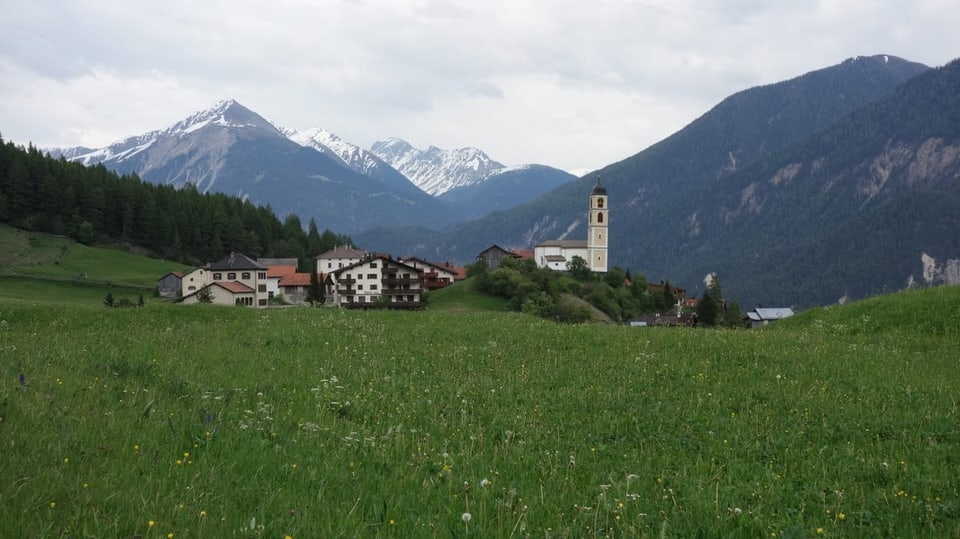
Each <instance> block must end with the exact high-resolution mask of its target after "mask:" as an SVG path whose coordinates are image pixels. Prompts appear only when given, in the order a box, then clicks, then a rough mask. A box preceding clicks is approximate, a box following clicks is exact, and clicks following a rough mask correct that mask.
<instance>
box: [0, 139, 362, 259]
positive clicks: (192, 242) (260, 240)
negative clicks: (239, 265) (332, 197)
mask: <svg viewBox="0 0 960 539" xmlns="http://www.w3.org/2000/svg"><path fill="white" fill-rule="evenodd" d="M0 223H6V224H9V225H11V226H14V227H17V228H22V229H25V230H31V231H35V232H46V233H51V234H60V235H64V236H67V237H70V238H72V239H75V240H77V241H79V242H81V243H85V244H88V245H97V246H109V247H121V248H127V249H132V250H137V251H140V252H145V253H147V254H151V255H154V256H159V257H163V258H170V259H173V260H178V261H181V262H184V263H187V264H199V263H203V262H208V261H211V260H216V259H218V258H220V257H221V256H223V255H224V254H225V253H228V252H231V251H236V252H241V253H244V254H246V255H248V256H251V257H284V258H286V257H289V258H293V257H296V258H298V259H300V260H301V266H304V267H303V268H302V269H305V266H306V264H305V261H306V259H307V258H309V257H313V256H315V255H317V254H319V253H321V252H323V251H325V250H328V249H330V248H332V247H333V246H335V245H338V244H350V243H352V241H351V239H350V238H349V237H347V236H344V235H340V234H335V233H333V232H331V231H329V230H324V231H323V232H322V233H321V232H320V231H319V230H317V226H316V224H315V223H314V221H313V220H311V221H310V223H309V226H308V230H304V227H303V224H302V223H301V222H300V219H299V217H297V216H296V215H289V216H287V217H286V218H285V219H284V220H283V221H281V220H280V219H279V218H278V217H277V216H276V215H275V214H274V213H273V210H272V209H270V207H269V206H267V207H258V206H254V205H253V204H251V203H249V202H244V201H242V200H240V199H238V198H234V197H231V196H227V195H223V194H203V193H200V192H198V191H197V190H196V189H194V188H193V187H192V186H191V187H187V188H184V189H176V188H174V187H171V186H167V185H155V184H151V183H147V182H144V181H142V180H140V178H138V177H137V176H136V175H117V174H115V173H113V172H111V171H109V170H107V169H106V168H105V167H103V166H102V165H96V166H92V167H87V166H84V165H82V164H79V163H73V162H69V161H66V160H65V159H63V158H60V159H53V158H51V157H50V156H48V155H45V154H43V153H42V152H41V151H40V150H39V149H37V148H35V147H33V146H32V145H30V146H28V147H26V148H24V147H22V146H17V145H15V144H13V143H10V142H5V141H4V140H3V138H2V137H0Z"/></svg>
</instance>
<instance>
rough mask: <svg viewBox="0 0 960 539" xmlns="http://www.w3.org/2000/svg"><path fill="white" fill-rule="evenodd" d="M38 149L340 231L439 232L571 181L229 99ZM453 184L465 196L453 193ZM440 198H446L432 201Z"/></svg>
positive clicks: (551, 172)
mask: <svg viewBox="0 0 960 539" xmlns="http://www.w3.org/2000/svg"><path fill="white" fill-rule="evenodd" d="M400 150H402V151H400ZM46 151H47V152H48V153H50V154H51V155H52V156H54V157H58V156H62V157H64V158H65V159H68V160H74V161H80V162H82V163H84V164H87V165H93V164H102V165H104V166H105V167H107V168H108V169H111V170H113V171H115V172H118V173H121V174H137V175H138V176H140V177H141V178H142V179H143V180H145V181H148V182H152V183H158V184H167V185H173V186H176V187H182V186H184V185H186V184H191V185H193V186H194V187H196V188H197V189H198V190H199V191H201V192H204V193H206V192H219V193H226V194H230V195H234V196H237V197H240V198H243V199H246V200H250V201H251V202H254V203H256V204H260V205H269V206H270V207H271V208H272V209H273V210H274V211H275V212H277V213H278V214H279V215H281V216H283V215H288V214H296V215H298V216H299V217H300V218H301V219H302V220H303V221H304V222H305V221H306V220H307V219H313V220H314V221H315V222H316V224H317V225H318V226H319V227H320V228H328V229H331V230H337V231H338V232H341V233H356V232H361V231H364V230H368V229H371V228H376V227H398V226H399V227H403V226H419V227H430V228H443V227H446V226H447V225H450V224H452V223H454V222H457V221H462V220H465V219H470V218H475V217H480V216H482V215H484V214H485V213H484V212H486V213H489V212H491V211H497V210H502V209H506V208H508V207H511V206H513V205H516V204H519V203H522V202H526V201H529V200H532V199H533V198H536V197H537V196H539V195H541V194H543V193H544V192H546V191H549V190H551V189H553V188H555V187H557V186H559V185H561V184H562V183H565V182H568V181H571V180H572V179H574V176H573V175H571V174H569V173H566V172H564V171H562V170H559V169H555V168H551V167H545V166H536V165H535V166H528V167H516V168H508V167H505V166H504V165H502V164H500V163H498V162H496V161H493V160H492V159H490V158H489V157H487V156H486V154H484V153H483V152H482V151H480V150H477V149H475V148H461V149H457V150H450V151H445V150H440V149H439V148H436V147H432V146H431V147H430V148H429V149H428V150H427V151H419V150H416V149H415V148H413V147H412V146H411V145H410V144H408V143H406V142H405V141H402V140H400V139H390V140H388V141H385V142H378V143H376V144H374V150H373V151H368V150H364V149H362V148H360V147H359V146H356V145H354V144H351V143H349V142H347V141H345V140H343V139H342V138H340V137H338V136H337V135H335V134H333V133H331V132H329V131H326V130H324V129H321V128H312V129H309V130H306V131H302V132H301V131H297V130H294V129H287V128H284V127H280V126H276V125H274V124H272V123H271V122H269V121H267V120H266V119H265V118H263V117H262V116H260V115H258V114H257V113H255V112H253V111H251V110H249V109H247V108H246V107H244V106H243V105H241V104H240V103H238V102H236V101H235V100H232V99H229V100H224V101H221V102H219V103H217V104H216V105H215V106H213V107H212V108H210V109H206V110H203V111H199V112H197V113H195V114H193V115H191V116H189V117H188V118H185V119H183V120H181V121H179V122H177V123H175V124H173V125H171V126H169V127H167V128H165V129H160V130H155V131H151V132H148V133H145V134H142V135H138V136H133V137H129V138H127V139H124V140H122V141H119V142H116V143H114V144H111V145H109V146H107V147H104V148H96V149H94V148H86V147H72V148H64V149H58V148H51V149H48V150H46ZM378 153H379V154H380V155H382V156H383V157H384V158H386V159H389V160H390V161H389V162H388V161H387V160H385V159H384V158H381V157H380V155H378ZM392 164H397V165H398V166H401V167H402V168H403V169H404V171H405V173H406V175H405V173H402V172H400V171H398V170H397V169H396V168H394V167H393V166H392ZM527 171H529V174H530V178H529V181H528V180H527V179H526V178H525V176H526V175H527V174H528V172H527ZM502 174H507V176H506V179H500V176H501V175H502ZM461 188H464V189H467V188H468V189H469V191H468V193H469V195H464V194H456V192H457V191H458V189H461ZM505 190H509V193H508V192H505ZM447 194H449V195H450V197H449V198H448V199H447V200H443V199H441V198H440V197H439V196H433V195H447Z"/></svg>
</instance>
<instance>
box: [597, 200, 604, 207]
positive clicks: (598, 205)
mask: <svg viewBox="0 0 960 539" xmlns="http://www.w3.org/2000/svg"><path fill="white" fill-rule="evenodd" d="M597 207H598V208H602V207H603V199H602V198H598V199H597Z"/></svg>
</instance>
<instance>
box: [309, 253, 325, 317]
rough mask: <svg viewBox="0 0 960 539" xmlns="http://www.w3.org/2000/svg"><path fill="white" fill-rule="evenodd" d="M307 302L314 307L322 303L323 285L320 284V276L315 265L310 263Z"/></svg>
mask: <svg viewBox="0 0 960 539" xmlns="http://www.w3.org/2000/svg"><path fill="white" fill-rule="evenodd" d="M307 302H308V303H310V305H313V306H314V307H319V306H320V305H323V302H324V297H323V286H321V284H320V276H319V275H318V274H317V265H316V264H311V265H310V288H308V289H307Z"/></svg>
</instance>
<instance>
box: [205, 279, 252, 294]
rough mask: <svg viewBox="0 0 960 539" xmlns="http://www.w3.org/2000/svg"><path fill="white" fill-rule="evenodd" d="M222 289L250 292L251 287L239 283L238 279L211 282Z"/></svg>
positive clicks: (235, 292) (243, 292) (237, 292)
mask: <svg viewBox="0 0 960 539" xmlns="http://www.w3.org/2000/svg"><path fill="white" fill-rule="evenodd" d="M213 284H215V285H217V286H219V287H220V288H223V289H224V290H227V291H229V292H233V293H234V294H252V293H253V289H252V288H250V287H249V286H247V285H245V284H243V283H241V282H240V281H221V282H218V283H213Z"/></svg>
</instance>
